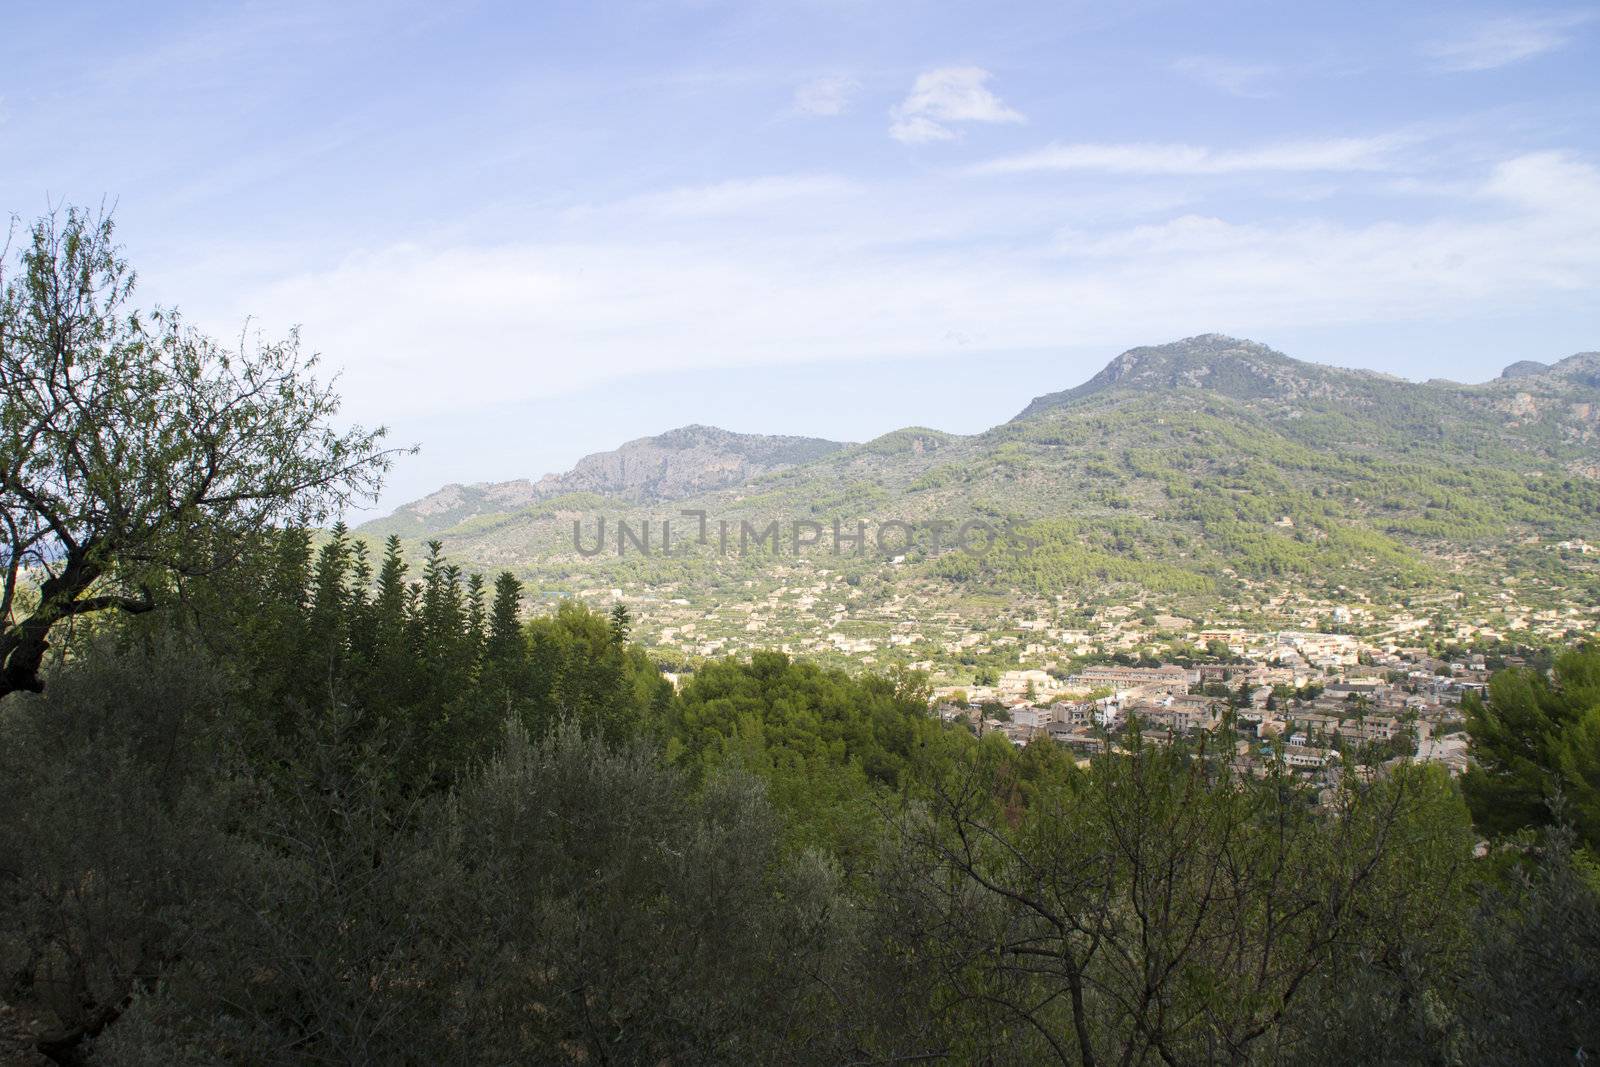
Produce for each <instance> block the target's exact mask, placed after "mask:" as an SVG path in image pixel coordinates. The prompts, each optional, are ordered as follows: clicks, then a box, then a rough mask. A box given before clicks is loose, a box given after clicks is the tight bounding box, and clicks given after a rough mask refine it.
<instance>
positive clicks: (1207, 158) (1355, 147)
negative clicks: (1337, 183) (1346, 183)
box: [971, 137, 1396, 176]
mask: <svg viewBox="0 0 1600 1067" xmlns="http://www.w3.org/2000/svg"><path fill="white" fill-rule="evenodd" d="M1395 144H1396V139H1395V138H1392V137H1344V138H1333V139H1328V140H1320V141H1290V142H1284V143H1281V144H1275V145H1267V146H1264V147H1261V148H1251V149H1243V150H1231V151H1219V150H1217V149H1212V148H1203V147H1200V146H1197V145H1186V144H1142V143H1134V144H1057V145H1050V146H1049V147H1046V148H1041V149H1039V150H1037V151H1034V152H1023V153H1020V154H1018V155H1012V156H1002V157H1001V158H999V159H993V160H990V161H989V162H987V163H980V164H978V165H977V166H975V167H973V168H971V173H974V174H1031V173H1048V172H1069V171H1092V172H1099V173H1104V174H1142V175H1191V176H1192V175H1215V174H1242V173H1248V172H1251V171H1287V172H1317V171H1377V170H1386V169H1388V167H1389V166H1390V160H1389V154H1390V152H1391V150H1392V149H1393V148H1394V146H1395Z"/></svg>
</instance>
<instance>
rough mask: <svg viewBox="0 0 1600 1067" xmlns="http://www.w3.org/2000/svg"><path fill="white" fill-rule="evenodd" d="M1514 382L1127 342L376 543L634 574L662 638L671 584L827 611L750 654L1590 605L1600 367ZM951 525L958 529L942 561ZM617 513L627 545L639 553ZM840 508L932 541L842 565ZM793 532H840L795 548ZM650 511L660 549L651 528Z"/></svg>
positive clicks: (774, 627) (716, 599)
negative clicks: (867, 428) (958, 411)
mask: <svg viewBox="0 0 1600 1067" xmlns="http://www.w3.org/2000/svg"><path fill="white" fill-rule="evenodd" d="M1514 370H1515V373H1510V374H1508V375H1507V376H1506V377H1503V378H1501V379H1497V380H1496V381H1493V382H1489V383H1486V384H1483V385H1460V384H1456V383H1452V382H1443V381H1433V382H1428V383H1415V382H1408V381H1404V380H1401V379H1397V378H1393V377H1389V376H1386V375H1381V374H1376V373H1372V372H1366V371H1353V370H1344V369H1340V368H1334V367H1325V366H1319V365H1315V364H1308V363H1303V362H1300V361H1297V360H1293V359H1290V358H1289V357H1287V356H1285V355H1283V354H1281V353H1278V352H1275V351H1272V350H1271V349H1268V348H1266V347H1265V346H1262V345H1258V344H1255V343H1253V342H1248V341H1237V340H1234V339H1231V338H1225V337H1220V336H1217V335H1206V336H1202V337H1196V338H1190V339H1188V340H1185V341H1180V342H1176V343H1174V344H1169V345H1162V346H1158V347H1151V348H1141V349H1134V350H1132V351H1130V352H1127V353H1125V354H1123V355H1121V356H1119V357H1117V359H1115V360H1114V361H1112V363H1111V364H1109V365H1108V366H1107V367H1106V368H1105V370H1103V371H1101V372H1100V373H1099V374H1098V375H1096V376H1095V377H1094V378H1092V379H1090V380H1089V381H1088V382H1086V383H1085V384H1083V385H1081V386H1079V387H1077V388H1075V389H1071V390H1067V391H1065V392H1059V393H1052V394H1048V395H1046V396H1041V397H1039V398H1038V399H1036V400H1034V401H1033V402H1032V403H1030V404H1028V405H1027V406H1026V408H1025V409H1024V410H1023V411H1022V412H1021V413H1020V414H1019V415H1018V416H1017V417H1016V418H1014V419H1012V420H1011V421H1009V422H1007V423H1004V424H1002V425H1000V426H997V427H995V428H993V429H991V430H989V431H987V432H985V433H982V434H978V435H975V436H971V437H963V436H958V435H953V434H947V433H942V432H939V431H937V430H930V429H925V428H920V427H914V428H908V429H904V430H898V431H894V432H892V433H889V434H885V435H884V436H882V437H879V438H876V439H874V440H872V441H869V442H867V443H865V444H861V445H854V446H847V447H838V448H835V449H832V450H829V451H826V452H824V453H823V454H821V455H820V456H818V457H817V458H813V459H810V460H809V461H805V462H799V463H796V464H794V465H788V466H783V467H781V468H778V469H774V470H769V471H766V472H764V473H761V474H759V475H756V476H755V477H751V478H748V479H745V480H743V481H740V482H739V483H737V484H732V485H728V486H726V487H723V488H717V489H714V490H711V491H706V492H686V493H684V494H682V495H679V496H677V497H675V498H673V497H670V496H668V497H663V498H657V499H652V500H643V501H641V500H637V499H628V498H627V496H626V495H624V494H619V493H604V492H600V493H585V494H581V495H571V494H568V495H564V496H559V497H553V498H550V499H544V500H539V501H535V502H532V503H529V504H527V505H525V506H521V507H515V508H507V509H504V510H499V511H492V510H491V511H479V512H478V513H475V514H473V515H472V517H470V518H467V519H466V520H465V521H453V520H455V514H456V513H455V512H453V511H452V510H450V509H443V510H441V511H439V512H438V513H437V515H435V516H432V518H433V520H434V521H428V519H429V518H430V517H428V516H415V515H411V516H410V517H408V518H406V519H405V524H404V525H402V524H401V519H400V517H397V519H396V520H390V521H386V522H383V523H379V524H375V525H373V526H370V527H368V528H364V531H363V532H365V533H368V534H378V533H389V532H396V533H400V534H402V535H403V536H406V537H416V538H422V537H428V536H431V537H437V538H439V539H440V540H442V541H443V542H444V544H445V550H446V552H447V553H448V554H449V555H450V556H451V557H452V558H455V559H460V560H462V561H464V562H466V563H467V564H469V565H471V566H473V567H477V568H482V569H485V570H490V569H499V568H503V567H510V568H512V569H514V570H516V571H517V572H518V573H519V574H520V575H522V576H523V577H525V578H527V579H528V580H529V581H530V583H531V584H532V585H533V586H534V587H535V588H537V589H541V590H543V591H545V592H546V593H547V594H549V595H552V596H554V595H561V594H571V593H583V592H585V591H589V592H596V591H609V590H611V589H623V590H625V593H626V595H628V596H630V597H637V598H640V599H642V600H644V601H645V602H646V603H645V607H644V610H643V611H642V612H641V615H642V618H643V620H644V623H645V625H646V627H647V629H648V627H649V625H650V624H651V622H652V621H659V620H653V616H652V612H651V610H650V608H649V602H650V601H651V600H652V598H654V599H657V600H659V601H661V602H662V604H663V605H671V606H672V608H674V609H683V610H676V611H674V610H668V609H667V608H666V607H663V608H662V610H661V612H658V613H656V614H657V615H660V616H662V617H666V616H673V615H678V616H683V617H685V618H687V617H689V616H690V615H694V614H697V613H699V614H703V613H705V612H711V613H713V614H714V613H715V612H716V610H717V609H718V608H725V607H727V606H728V605H730V604H739V603H755V602H756V601H759V600H761V599H762V598H763V597H770V595H771V594H772V593H773V592H774V591H775V590H780V589H785V588H790V587H796V586H798V585H800V584H802V583H809V586H808V587H810V588H812V591H811V592H810V593H808V594H806V596H808V597H810V598H811V599H812V600H813V601H814V603H813V604H811V605H809V606H804V607H794V608H792V609H790V608H783V607H781V606H780V607H778V608H776V609H775V610H774V611H772V612H762V611H753V612H751V613H750V614H751V615H752V616H753V618H754V620H755V622H756V623H757V625H755V626H753V627H752V626H750V625H749V623H748V622H747V623H746V628H745V630H744V631H743V632H744V633H748V634H750V635H752V636H751V637H750V638H749V639H748V640H751V641H755V640H757V639H758V638H768V639H772V638H788V637H796V638H800V637H805V636H807V635H810V636H812V637H815V636H816V635H818V634H823V633H828V634H834V633H838V632H840V627H841V625H844V624H846V623H848V622H849V621H850V619H851V618H852V617H855V616H871V615H872V614H873V611H872V609H873V607H874V606H877V607H882V606H884V605H888V604H891V603H893V604H894V605H895V606H896V608H897V610H900V611H901V612H902V614H904V613H905V611H906V609H907V608H908V607H909V608H910V609H911V610H912V612H913V614H918V613H920V614H926V615H935V614H940V613H951V614H954V615H956V616H961V617H981V616H982V615H983V614H984V612H985V611H988V610H990V609H991V607H992V601H991V600H990V598H992V597H994V596H996V595H1004V596H1005V597H1007V598H1008V599H1009V600H1010V601H1012V602H1013V603H1014V604H1021V605H1037V606H1038V607H1039V609H1040V610H1052V611H1056V612H1057V613H1059V612H1060V611H1061V610H1063V609H1064V606H1070V605H1074V604H1104V603H1110V602H1117V601H1122V602H1131V603H1138V604H1140V605H1143V606H1147V607H1148V606H1150V605H1154V606H1157V607H1160V608H1162V609H1164V610H1172V611H1179V612H1183V613H1187V614H1188V615H1189V616H1191V617H1201V618H1214V617H1218V616H1219V615H1222V614H1230V613H1231V614H1233V615H1241V614H1256V615H1260V614H1271V613H1273V612H1278V613H1280V614H1283V615H1284V616H1285V617H1288V616H1293V615H1295V614H1297V613H1298V614H1304V613H1305V611H1306V610H1309V608H1308V607H1307V606H1308V605H1310V606H1316V605H1323V606H1326V605H1328V604H1364V605H1369V606H1371V607H1372V608H1373V610H1374V611H1375V612H1378V613H1381V612H1386V611H1399V610H1403V609H1404V610H1411V609H1415V610H1417V611H1423V610H1425V609H1426V606H1427V605H1428V604H1430V603H1437V602H1439V601H1440V598H1455V597H1457V595H1458V594H1465V595H1467V596H1469V597H1476V598H1485V597H1493V596H1496V595H1498V594H1499V593H1500V592H1501V591H1503V590H1506V589H1510V590H1511V592H1510V593H1507V594H1506V597H1510V598H1511V601H1509V602H1511V603H1512V606H1514V607H1526V608H1527V609H1529V610H1543V609H1552V608H1558V607H1560V606H1562V605H1565V604H1572V603H1584V602H1588V603H1593V602H1594V600H1595V599H1596V598H1597V597H1600V573H1597V567H1596V562H1595V561H1596V560H1597V559H1600V556H1597V555H1594V554H1590V553H1589V552H1588V551H1587V550H1586V549H1585V547H1584V546H1585V545H1586V544H1592V543H1596V542H1600V480H1597V475H1600V356H1596V355H1594V354H1586V355H1579V356H1574V357H1571V358H1569V359H1567V360H1564V361H1562V362H1561V363H1558V364H1555V365H1554V366H1550V367H1546V366H1543V365H1538V364H1528V365H1519V367H1518V368H1514ZM689 480H690V481H692V479H689ZM480 506H481V505H480ZM685 510H692V511H704V512H705V513H706V514H707V516H708V519H707V521H708V523H709V525H710V529H709V536H708V543H707V544H705V545H700V544H694V543H688V542H689V540H690V539H692V535H693V534H694V533H695V532H696V530H695V529H694V527H695V525H696V523H697V519H695V518H693V517H686V516H682V515H681V514H680V513H681V512H682V511H685ZM400 516H402V517H403V516H407V511H406V509H402V511H401V513H400ZM602 517H603V518H604V519H605V520H606V522H607V541H606V544H605V548H604V550H603V551H601V552H599V553H598V554H596V555H592V556H590V555H585V554H582V553H580V552H579V551H577V550H576V549H575V542H574V531H573V523H574V522H575V521H576V522H579V523H580V524H581V527H580V530H581V535H580V540H581V541H582V543H583V544H584V545H585V547H587V548H593V546H594V545H595V543H596V542H595V537H596V534H597V523H598V520H599V519H601V518H602ZM973 519H978V520H982V521H984V522H986V523H988V524H990V526H991V527H992V528H994V529H997V530H1004V531H1006V533H1005V535H1004V536H1002V537H1001V538H1000V539H999V540H998V541H997V542H996V543H995V544H994V546H993V548H992V549H991V550H989V551H986V552H983V553H969V552H960V551H951V550H950V548H949V546H950V543H951V542H950V538H951V536H952V535H951V529H952V528H953V527H954V526H956V525H959V524H960V523H962V522H965V521H967V520H973ZM663 520H668V521H671V522H672V523H673V544H674V546H676V547H677V549H678V552H679V554H678V555H675V556H672V557H670V558H668V557H665V556H663V555H661V554H660V551H659V547H660V532H661V523H662V521H663ZM932 520H942V521H944V522H948V523H949V524H951V526H950V527H949V528H946V529H945V530H944V531H943V537H944V540H943V543H942V544H941V546H940V547H941V548H942V549H943V550H942V551H938V552H935V551H934V545H933V544H932V540H931V535H932V530H931V528H930V527H929V526H928V523H929V522H930V521H932ZM619 521H620V522H625V523H627V524H628V527H629V530H630V532H632V533H633V534H634V535H635V540H633V541H629V542H628V543H627V544H625V545H623V551H622V552H621V553H619V552H618V550H617V549H618V546H617V543H616V541H617V534H616V525H617V523H618V522H619ZM773 521H777V522H778V523H779V536H778V537H777V538H776V541H777V545H776V548H777V550H776V551H772V542H771V541H763V542H761V545H760V548H759V549H756V550H754V551H750V550H748V541H749V540H750V539H751V538H752V537H753V536H754V534H750V533H747V535H746V541H747V551H746V552H745V553H744V554H742V555H741V554H740V553H739V552H738V551H737V550H736V549H737V547H738V545H739V542H740V531H741V524H743V523H748V524H750V528H751V530H752V531H755V532H756V533H759V532H763V531H766V529H767V526H768V524H769V523H771V522H773ZM835 521H838V522H840V523H841V524H842V528H843V529H844V530H845V531H847V532H848V531H852V530H853V529H854V526H855V524H856V523H857V522H858V521H864V522H867V523H868V524H869V529H876V528H878V527H880V526H882V524H884V523H888V522H905V523H912V524H915V525H916V533H915V535H914V536H913V538H912V540H911V542H910V544H907V543H906V538H905V536H904V535H905V531H904V529H903V528H902V527H898V526H897V527H894V528H893V531H892V535H891V536H889V537H888V538H887V539H886V540H887V542H888V544H887V547H886V549H885V551H883V552H879V551H877V546H876V544H875V543H873V537H872V534H871V533H869V537H868V541H869V543H868V545H867V549H868V551H865V552H862V553H860V554H857V553H855V552H852V551H848V548H849V547H850V546H848V545H846V549H847V550H846V551H843V552H840V553H837V554H836V553H835V552H833V551H832V549H831V545H830V540H831V539H830V536H829V535H830V534H831V528H832V524H833V523H834V522H835ZM796 522H799V523H802V524H808V523H816V524H818V525H819V526H821V527H822V531H823V532H822V536H821V537H820V538H819V541H820V542H821V543H820V544H817V545H813V546H810V547H809V548H804V547H803V548H802V549H801V551H800V553H799V554H798V555H796V553H795V552H794V551H793V538H792V536H791V534H792V530H793V527H794V524H795V523H796ZM719 523H726V524H727V527H726V529H727V530H728V531H729V535H728V544H729V547H730V549H733V550H732V551H729V552H728V553H727V554H724V553H723V552H722V551H721V545H720V542H721V538H720V537H719V534H720V532H721V531H720V529H719V526H718V524H719ZM646 525H648V526H649V527H650V529H651V532H652V535H653V536H654V537H655V538H656V539H655V541H653V542H652V548H653V549H654V551H653V552H652V553H650V554H646V553H644V552H643V551H641V550H640V548H639V544H638V543H637V534H638V531H639V530H640V529H641V528H643V527H644V526H646ZM811 532H812V528H811V527H810V526H805V527H804V532H803V533H802V534H801V539H802V540H806V539H809V536H810V534H811ZM984 543H987V542H984ZM795 599H801V598H799V597H796V598H795ZM1502 599H1506V598H1505V597H1502ZM672 601H685V602H687V604H686V605H685V604H682V603H680V604H676V605H672V604H671V602H672ZM1016 610H1017V611H1026V610H1030V609H1029V608H1027V607H1024V608H1018V609H1016ZM841 613H842V615H841ZM880 614H885V613H880ZM717 621H720V622H722V623H724V624H726V623H727V622H728V620H726V619H722V620H717ZM846 629H848V627H846ZM867 629H869V630H870V629H871V628H870V627H868V628H867ZM722 631H723V632H724V633H729V634H732V637H731V638H730V639H731V640H735V641H740V640H742V639H740V638H738V636H737V632H735V631H730V630H729V629H728V627H727V626H726V625H724V626H723V627H722Z"/></svg>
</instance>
